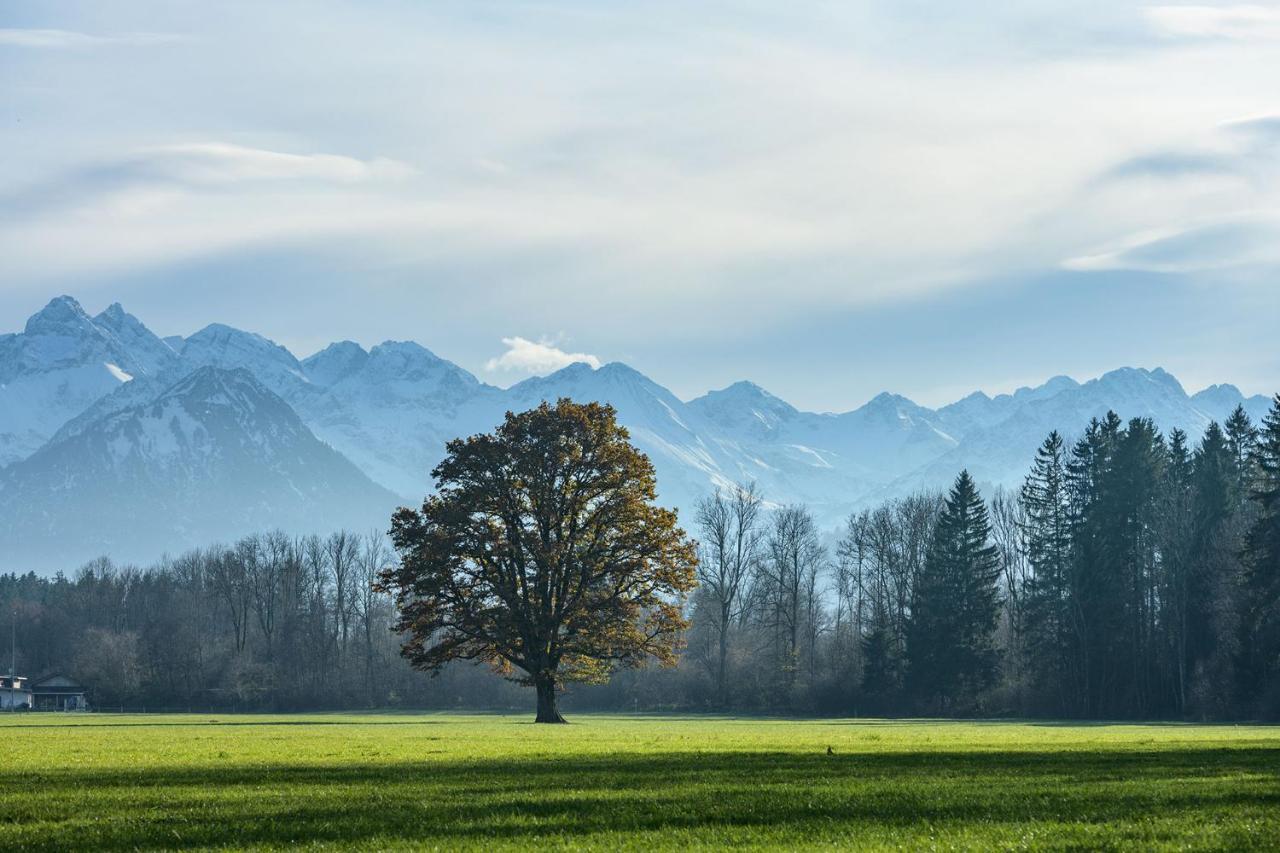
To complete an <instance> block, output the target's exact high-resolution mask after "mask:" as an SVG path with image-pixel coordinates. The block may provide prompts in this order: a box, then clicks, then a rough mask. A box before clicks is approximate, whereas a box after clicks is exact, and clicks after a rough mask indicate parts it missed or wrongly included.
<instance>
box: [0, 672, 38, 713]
mask: <svg viewBox="0 0 1280 853" xmlns="http://www.w3.org/2000/svg"><path fill="white" fill-rule="evenodd" d="M34 705H35V697H34V694H32V692H31V689H30V688H29V687H28V686H27V679H25V678H23V677H22V676H20V675H0V711H23V710H26V711H29V710H31V708H32V707H34Z"/></svg>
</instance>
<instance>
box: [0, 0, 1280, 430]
mask: <svg viewBox="0 0 1280 853" xmlns="http://www.w3.org/2000/svg"><path fill="white" fill-rule="evenodd" d="M1277 80H1280V4H1276V3H1253V4H1231V3H1228V4H1222V5H1208V4H1198V5H1168V4H1155V5H1152V4H1140V3H1128V2H1126V0H1109V1H1108V2H1095V0H1076V1H1075V2H1060V3H1059V2H1054V3H1050V2H1043V0H1022V2H1019V3H1016V4H1011V3H1007V2H1000V3H994V2H987V0H975V2H972V3H966V4H954V3H941V2H935V3H929V4H926V3H921V2H913V1H912V0H895V2H883V3H879V2H877V3H863V2H857V0H840V2H823V0H815V2H807V3H777V2H755V0H740V2H733V3H728V2H720V0H703V1H702V2H699V3H696V4H691V3H684V2H634V3H626V4H622V3H602V2H587V0H540V2H538V1H535V0H528V2H522V1H521V0H510V2H488V0H459V2H447V0H445V1H444V2H429V3H428V2H420V0H361V2H354V0H353V2H332V0H307V2H290V1H289V0H281V2H273V3H270V4H264V3H252V2H236V0H224V2H219V3H208V2H200V3H195V2H183V0H163V2H141V1H140V0H113V2H109V3H104V2H101V0H90V2H75V0H58V2H48V0H5V2H4V3H3V5H0V333H4V332H9V331H18V330H20V329H21V327H22V324H23V322H24V320H25V318H26V317H27V316H28V315H30V314H31V313H33V312H35V311H36V310H38V309H39V308H40V307H41V306H42V305H43V304H45V303H46V302H47V301H48V300H49V299H50V298H52V297H54V296H57V295H59V294H63V293H68V294H71V295H73V296H75V297H76V298H78V299H79V300H80V301H81V302H82V303H83V304H84V305H85V307H86V308H87V309H89V310H91V311H96V310H100V309H101V308H103V307H105V306H106V305H107V304H109V303H111V302H116V301H119V302H121V303H123V304H124V305H125V307H126V308H127V309H128V310H130V311H131V312H133V313H134V314H136V315H138V316H139V317H140V318H141V319H142V320H143V321H144V322H146V323H147V324H148V325H149V326H151V327H152V328H153V329H154V330H155V331H157V332H158V333H160V334H164V335H169V334H184V335H185V334H190V333H191V332H193V331H196V330H197V329H199V328H200V327H202V326H204V325H206V324H207V323H210V322H215V321H217V322H224V323H229V324H231V325H235V326H238V327H241V328H245V329H249V330H252V331H256V332H259V333H261V334H263V335H266V336H267V337H269V338H272V339H273V340H276V341H278V342H280V343H282V344H284V345H286V346H288V347H289V348H290V349H291V350H293V351H294V352H295V354H297V355H299V356H300V357H301V356H305V355H307V354H310V353H311V352H314V351H315V350H317V349H319V348H321V347H323V346H324V345H325V344H326V343H328V342H330V341H333V340H341V339H352V340H356V341H359V342H361V343H363V344H365V345H372V344H375V343H378V342H380V341H382V340H387V339H395V340H403V339H412V340H416V341H418V342H420V343H422V344H423V345H425V346H427V347H428V348H430V349H431V350H433V351H434V352H436V353H437V354H439V355H441V356H444V357H446V358H449V359H451V360H453V361H455V362H457V363H459V364H460V365H462V366H463V367H465V368H467V369H469V370H471V371H472V372H474V373H475V374H476V375H477V376H479V377H480V378H481V379H483V380H485V381H487V382H491V383H494V384H498V385H507V384H510V383H512V382H515V381H518V380H519V379H522V378H524V377H526V376H528V375H531V374H533V373H545V372H548V371H550V370H554V369H556V368H557V367H559V366H563V365H564V364H565V363H568V362H569V361H574V360H582V361H588V362H589V363H592V364H602V363H605V362H608V361H624V362H626V363H628V364H630V365H632V366H633V367H635V368H636V369H638V370H641V371H642V372H644V373H646V374H648V375H649V376H651V377H652V378H653V379H655V380H656V381H658V382H660V383H662V384H663V385H666V386H667V387H669V388H671V389H672V390H673V391H674V392H675V393H677V394H678V395H680V396H682V397H685V398H689V397H692V396H696V395H698V394H701V393H703V392H705V391H706V390H708V389H711V388H717V387H723V386H725V385H728V384H729V383H731V382H734V381H736V380H739V379H750V380H752V381H755V382H757V383H758V384H760V385H762V386H764V387H765V388H767V389H768V390H770V391H772V392H773V393H775V394H777V395H779V396H781V397H783V398H785V399H787V400H788V401H790V402H792V403H793V404H795V405H798V406H801V407H802V408H806V409H812V410H817V411H841V410H846V409H850V408H853V407H855V406H857V405H860V404H861V403H863V402H865V401H866V400H867V399H869V398H870V397H872V396H874V395H875V394H876V393H878V392H880V391H883V390H891V391H894V392H897V393H901V394H905V395H907V396H909V397H911V398H913V399H915V400H917V401H918V402H921V403H924V404H927V405H938V404H942V403H945V402H949V401H950V400H953V399H956V398H958V397H961V396H963V395H964V394H967V393H968V392H969V391H972V390H974V389H983V390H986V391H988V392H990V393H995V392H1001V391H1009V390H1013V389H1014V388H1016V387H1018V386H1021V385H1027V384H1037V383H1039V382H1042V381H1044V380H1045V379H1047V378H1049V377H1050V376H1054V375H1057V374H1064V373H1065V374H1069V375H1072V376H1074V377H1076V378H1078V379H1085V378H1089V377H1092V376H1096V375H1098V374H1099V373H1102V372H1104V371H1106V370H1109V369H1112V368H1115V367H1119V366H1122V365H1124V366H1139V367H1156V366H1162V367H1164V368H1166V369H1168V370H1169V371H1171V372H1172V373H1174V374H1175V375H1176V376H1178V377H1179V378H1180V379H1181V380H1182V381H1183V384H1184V385H1186V386H1187V388H1188V390H1192V391H1194V390H1197V389H1199V388H1201V387H1204V386H1205V385H1208V384H1211V383H1216V382H1232V383H1235V384H1237V385H1238V386H1239V387H1240V388H1241V389H1242V390H1243V391H1245V392H1246V393H1267V394H1269V393H1273V392H1276V391H1280V333H1278V332H1277V327H1278V326H1280V324H1278V323H1277V319H1278V318H1280V275H1278V273H1280V87H1278V86H1277V85H1276V81H1277Z"/></svg>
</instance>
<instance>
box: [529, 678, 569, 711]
mask: <svg viewBox="0 0 1280 853" xmlns="http://www.w3.org/2000/svg"><path fill="white" fill-rule="evenodd" d="M533 685H534V687H535V688H537V691H538V717H537V719H535V720H534V722H535V723H563V722H565V718H564V717H562V716H560V711H559V709H558V708H556V677H555V675H554V674H553V673H550V672H546V673H540V674H539V675H536V676H534V679H533Z"/></svg>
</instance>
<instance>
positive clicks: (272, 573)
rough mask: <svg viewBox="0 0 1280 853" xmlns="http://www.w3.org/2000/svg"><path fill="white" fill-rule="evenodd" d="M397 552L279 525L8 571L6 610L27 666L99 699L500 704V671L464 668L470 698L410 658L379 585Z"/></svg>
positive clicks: (188, 704) (155, 703) (112, 702)
mask: <svg viewBox="0 0 1280 853" xmlns="http://www.w3.org/2000/svg"><path fill="white" fill-rule="evenodd" d="M392 557H393V554H392V552H391V550H390V547H389V545H388V543H387V541H386V538H385V535H384V534H383V533H381V532H380V531H375V532H371V533H368V534H365V535H360V534H356V533H353V532H349V531H339V532H336V533H334V534H332V535H330V536H328V537H319V536H310V537H302V538H294V537H290V536H287V535H285V534H284V533H281V532H279V531H274V532H268V533H263V534H258V535H253V536H248V537H245V538H244V539H241V540H240V541H239V542H236V543H235V544H234V545H231V546H229V547H222V546H218V547H212V548H207V549H201V550H195V551H191V552H189V553H186V554H183V555H181V556H179V557H177V558H175V559H165V560H163V561H162V562H160V563H159V564H157V565H155V566H152V567H149V568H146V569H139V568H137V567H133V566H116V565H114V564H113V563H112V562H111V561H110V560H108V559H105V558H103V559H99V560H95V561H93V562H91V563H89V564H87V565H85V566H83V567H81V568H80V569H79V570H78V571H77V572H76V573H75V574H74V575H73V576H71V577H67V576H64V575H61V574H59V575H57V576H55V577H53V578H41V577H37V576H36V575H34V574H27V575H13V574H9V575H0V606H3V613H4V615H5V616H8V617H11V618H12V619H14V621H15V626H16V632H15V633H16V635H17V666H18V671H19V674H25V675H28V676H32V677H35V676H39V675H41V674H44V673H52V672H60V673H64V674H67V675H70V676H72V677H74V678H76V679H78V680H80V681H81V682H83V683H84V684H85V685H86V686H87V687H88V688H89V698H90V703H91V704H92V705H95V706H97V707H103V708H110V707H126V708H150V709H166V708H167V709H175V710H176V709H186V708H193V709H202V710H203V709H242V710H251V709H306V708H316V709H328V708H371V707H395V706H398V705H409V706H414V707H421V706H424V705H429V704H448V703H455V704H456V702H457V701H458V700H460V699H462V698H463V697H464V696H465V697H466V698H467V699H474V700H476V701H481V702H488V703H494V702H497V701H499V699H500V697H501V696H502V694H503V688H504V687H505V685H502V684H500V683H494V682H493V680H492V679H474V678H472V679H466V675H465V674H463V677H464V680H473V681H476V682H477V684H478V687H477V688H472V687H467V688H465V689H464V690H463V691H462V693H459V692H458V691H456V690H454V689H453V688H452V685H451V682H452V680H453V679H452V678H451V677H446V678H444V679H443V680H437V683H436V684H434V685H431V684H428V683H426V682H427V680H426V679H424V678H423V677H422V676H421V675H419V674H418V673H415V672H413V671H412V670H410V669H409V667H408V666H407V665H406V664H405V663H404V662H403V661H402V660H401V658H400V656H399V643H398V640H397V638H396V637H395V636H393V635H392V633H391V630H390V626H391V624H392V622H393V618H392V617H393V613H392V608H391V602H390V600H389V599H388V597H387V596H385V595H383V594H382V593H380V592H378V591H377V590H376V589H375V588H374V584H373V581H374V580H375V579H376V578H377V575H378V573H379V572H380V571H381V570H382V569H383V568H385V566H386V565H387V562H388V561H389V560H390V559H392ZM4 627H5V628H6V631H5V634H6V636H5V640H8V634H9V633H10V632H9V631H8V630H7V629H8V628H9V625H8V624H5V626H4ZM6 645H7V643H6ZM4 663H5V665H6V668H7V664H8V661H7V660H6V661H5V662H4Z"/></svg>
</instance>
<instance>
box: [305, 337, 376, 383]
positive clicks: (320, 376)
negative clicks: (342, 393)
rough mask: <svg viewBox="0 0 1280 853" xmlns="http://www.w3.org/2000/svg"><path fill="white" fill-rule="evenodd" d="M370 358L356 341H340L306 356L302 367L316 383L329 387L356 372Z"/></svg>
mask: <svg viewBox="0 0 1280 853" xmlns="http://www.w3.org/2000/svg"><path fill="white" fill-rule="evenodd" d="M368 360H369V353H368V352H366V351H365V348H364V347H362V346H360V345H359V344H358V343H356V342H355V341H338V342H336V343H332V344H329V345H328V346H327V347H325V348H324V349H322V350H320V351H319V352H318V353H316V354H315V355H311V356H308V357H307V358H304V359H303V360H302V369H303V370H304V371H306V374H307V377H308V378H309V379H310V380H311V381H312V382H314V383H315V384H316V385H319V386H320V387H322V388H328V387H329V386H330V385H333V384H334V383H335V382H339V381H341V380H343V379H345V378H346V377H348V376H350V375H351V374H352V373H355V372H356V371H357V370H359V369H360V368H361V367H363V366H364V364H365V362H366V361H368Z"/></svg>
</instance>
